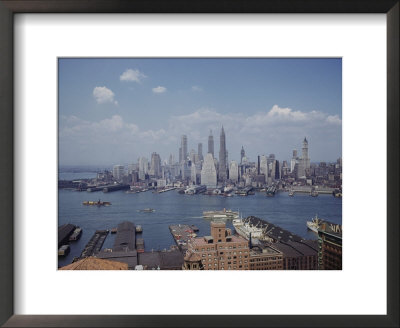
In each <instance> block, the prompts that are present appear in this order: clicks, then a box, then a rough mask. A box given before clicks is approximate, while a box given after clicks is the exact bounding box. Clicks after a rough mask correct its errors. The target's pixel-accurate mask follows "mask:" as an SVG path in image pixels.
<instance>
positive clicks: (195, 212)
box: [58, 190, 342, 266]
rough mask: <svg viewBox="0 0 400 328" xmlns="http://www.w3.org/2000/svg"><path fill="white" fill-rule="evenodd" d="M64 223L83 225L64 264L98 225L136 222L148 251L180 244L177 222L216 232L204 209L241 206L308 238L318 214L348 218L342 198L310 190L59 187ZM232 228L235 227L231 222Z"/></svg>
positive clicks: (106, 226)
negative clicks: (225, 193)
mask: <svg viewBox="0 0 400 328" xmlns="http://www.w3.org/2000/svg"><path fill="white" fill-rule="evenodd" d="M58 196H59V197H58V214H59V215H58V220H59V221H58V225H62V224H65V223H72V224H75V225H78V226H80V227H81V228H82V229H83V234H82V236H81V238H80V240H78V241H76V242H72V243H71V244H70V246H71V252H70V254H69V255H68V256H67V257H65V258H59V266H64V265H67V264H69V263H71V262H72V259H73V257H74V256H79V255H80V253H81V251H82V250H83V248H84V247H85V245H86V243H87V242H88V241H89V240H90V238H91V236H92V235H93V233H94V232H95V231H96V230H104V229H111V228H114V227H116V226H117V225H118V223H120V222H122V221H125V220H126V221H131V222H134V223H135V224H136V225H141V226H142V227H143V233H142V237H143V238H144V241H145V250H146V251H151V250H152V249H154V250H163V249H164V248H167V249H168V248H169V247H170V246H171V245H175V242H174V239H173V238H172V236H171V233H170V231H169V229H168V226H169V225H172V224H188V225H192V224H194V225H196V226H197V227H198V228H199V229H200V231H199V232H198V233H197V235H198V236H204V235H209V234H210V221H209V220H206V219H204V218H203V217H202V213H203V211H207V210H222V209H224V208H225V209H231V210H234V211H239V212H240V213H241V215H242V216H243V217H247V216H249V215H254V216H257V217H259V218H262V219H265V220H266V221H268V222H270V223H273V224H276V225H278V226H280V227H282V228H284V229H287V230H289V231H291V232H293V233H295V234H297V235H299V236H301V237H303V238H306V239H316V238H317V236H316V234H315V233H314V232H311V231H309V230H307V226H306V221H309V220H310V219H311V217H314V216H315V215H316V214H318V217H320V218H322V219H325V220H327V221H330V222H334V223H339V224H341V223H342V199H341V198H335V197H333V196H332V195H319V196H318V197H311V196H309V195H308V194H295V196H294V197H289V196H288V193H285V192H279V193H277V194H276V195H275V197H266V196H265V193H258V192H256V194H255V195H250V196H247V197H242V196H233V197H222V196H207V195H202V194H200V195H182V194H178V193H177V191H176V190H173V191H168V192H165V193H161V194H155V193H152V192H151V191H147V192H141V193H136V194H127V193H125V191H116V192H110V193H103V192H102V191H99V192H92V193H88V192H86V191H83V192H79V191H73V190H59V193H58ZM99 199H101V200H102V201H109V202H111V203H112V205H111V206H101V207H98V206H85V205H82V202H83V201H86V200H89V201H97V200H99ZM144 208H153V209H155V212H153V213H143V212H138V211H139V210H140V209H144ZM227 227H230V228H232V231H234V229H233V226H232V224H231V222H229V221H228V222H227ZM114 238H115V235H111V234H109V235H108V237H107V239H106V241H105V243H104V245H103V248H111V247H112V246H113V242H114Z"/></svg>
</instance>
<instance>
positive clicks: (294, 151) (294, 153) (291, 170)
mask: <svg viewBox="0 0 400 328" xmlns="http://www.w3.org/2000/svg"><path fill="white" fill-rule="evenodd" d="M296 162H297V150H296V149H293V156H292V159H291V160H290V172H293V171H294V166H295V165H296Z"/></svg>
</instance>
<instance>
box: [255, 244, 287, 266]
mask: <svg viewBox="0 0 400 328" xmlns="http://www.w3.org/2000/svg"><path fill="white" fill-rule="evenodd" d="M249 263H250V267H249V269H250V270H283V254H282V252H280V251H278V250H276V249H274V248H273V247H271V246H268V245H261V244H260V245H258V246H254V247H253V248H252V249H251V250H250V262H249Z"/></svg>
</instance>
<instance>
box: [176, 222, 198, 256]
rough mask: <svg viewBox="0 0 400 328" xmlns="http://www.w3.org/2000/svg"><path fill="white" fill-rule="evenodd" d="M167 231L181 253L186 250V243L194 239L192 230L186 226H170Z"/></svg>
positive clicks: (194, 235)
mask: <svg viewBox="0 0 400 328" xmlns="http://www.w3.org/2000/svg"><path fill="white" fill-rule="evenodd" d="M169 231H170V232H171V234H172V237H173V238H174V240H175V243H176V244H177V245H178V248H179V249H180V250H181V251H186V250H187V248H188V246H187V244H188V241H189V240H190V239H191V238H193V237H196V234H195V233H194V232H193V228H192V227H190V226H189V225H187V224H178V225H170V226H169Z"/></svg>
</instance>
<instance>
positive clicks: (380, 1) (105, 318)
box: [0, 0, 400, 327]
mask: <svg viewBox="0 0 400 328" xmlns="http://www.w3.org/2000/svg"><path fill="white" fill-rule="evenodd" d="M399 8H400V5H399V0H307V1H304V0H272V1H257V0H221V1H216V0H202V1H193V0H169V1H166V0H133V1H129V0H93V1H90V0H89V1H82V0H81V1H79V0H78V1H77V0H75V1H74V0H58V1H54V0H38V1H30V0H28V1H19V0H0V70H1V74H0V110H1V119H0V149H1V156H0V204H1V207H0V208H1V214H0V324H1V325H4V326H5V327H111V326H115V327H142V326H143V327H150V326H173V327H197V326H229V327H241V326H246V327H253V326H254V327H264V326H265V327H336V326H341V327H399V311H398V308H399V281H398V277H399V237H398V236H399V203H398V199H399V182H400V180H399V149H400V145H399V93H398V90H399V28H400V26H399ZM16 13H384V14H386V16H387V243H388V244H387V315H369V316H358V315H346V316H342V315H328V316H323V315H313V316H308V315H303V316H298V315H295V316H281V315H268V316H264V315H257V316H231V315H229V316H228V315H227V316H222V315H219V316H201V315H195V316H187V315H182V316H165V315H162V316H142V315H132V316H128V315H118V316H109V315H93V316H90V315H34V316H32V315H14V296H13V290H14V270H13V265H14V254H13V242H14V240H13V233H14V229H13V219H14V217H13V208H14V197H13V193H14V186H13V183H14V182H13V181H14V179H13V177H14V174H15V173H16V172H15V171H14V161H13V156H14V144H13V140H14V138H13V133H14V129H13V122H14V121H13V117H14V114H13V17H14V14H16ZM366 270H368V265H366ZM366 288H368V287H367V286H366ZM316 301H318V300H316Z"/></svg>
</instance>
